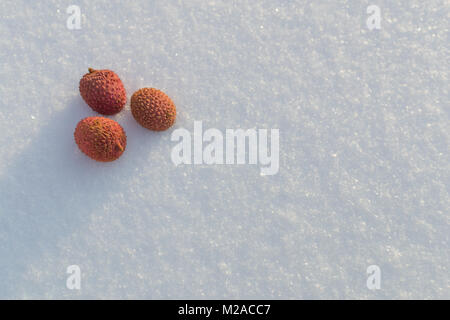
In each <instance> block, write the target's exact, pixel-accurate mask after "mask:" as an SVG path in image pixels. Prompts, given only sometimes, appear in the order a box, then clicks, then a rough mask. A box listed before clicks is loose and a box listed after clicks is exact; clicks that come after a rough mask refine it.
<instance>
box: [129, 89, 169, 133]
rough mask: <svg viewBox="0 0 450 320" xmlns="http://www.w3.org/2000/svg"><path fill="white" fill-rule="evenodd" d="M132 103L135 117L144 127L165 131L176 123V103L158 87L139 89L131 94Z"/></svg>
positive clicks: (132, 111)
mask: <svg viewBox="0 0 450 320" xmlns="http://www.w3.org/2000/svg"><path fill="white" fill-rule="evenodd" d="M130 105H131V113H132V114H133V117H134V118H135V119H136V121H137V122H139V124H140V125H141V126H143V127H144V128H147V129H150V130H154V131H163V130H167V129H168V128H170V127H171V126H172V125H173V124H174V123H175V118H176V116H177V110H176V108H175V104H174V103H173V101H172V100H171V99H170V98H169V97H168V96H167V95H166V94H165V93H164V92H162V91H160V90H158V89H154V88H143V89H139V90H138V91H136V92H135V93H134V94H133V95H132V96H131V103H130Z"/></svg>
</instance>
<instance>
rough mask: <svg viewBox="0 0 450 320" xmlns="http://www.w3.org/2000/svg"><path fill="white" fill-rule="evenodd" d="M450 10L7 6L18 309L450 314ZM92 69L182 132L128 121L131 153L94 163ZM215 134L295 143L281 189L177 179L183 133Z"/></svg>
mask: <svg viewBox="0 0 450 320" xmlns="http://www.w3.org/2000/svg"><path fill="white" fill-rule="evenodd" d="M73 4H74V5H78V6H79V7H80V8H81V13H82V23H81V30H69V29H68V28H67V27H66V20H67V18H68V17H69V14H67V13H66V9H67V7H68V6H70V5H73ZM371 4H374V5H378V6H379V7H380V9H381V16H382V21H381V30H373V31H370V30H368V28H367V26H366V19H367V18H368V16H369V15H368V14H367V13H366V8H367V6H369V5H371ZM449 8H450V3H449V1H448V0H429V1H421V0H397V1H388V0H373V1H353V0H332V1H330V0H326V1H325V0H315V1H300V0H299V1H290V0H285V1H281V0H278V1H274V0H271V1H268V0H260V1H250V0H241V1H218V0H217V1H206V0H190V1H181V0H178V1H168V0H164V1H162V0H161V1H127V2H126V1H120V2H119V1H80V0H71V1H42V2H38V1H33V2H31V1H25V0H21V1H12V0H3V1H1V2H0V18H1V19H0V79H1V82H0V128H1V135H0V144H1V146H2V152H1V153H0V298H3V299H12V298H20V299H24V298H39V299H48V298H64V299H78V298H88V299H93V298H102V299H109V298H146V299H157V298H169V299H174V298H189V299H196V298H200V299H202V298H211V299H216V298H230V299H235V298H257V299H258V298H266V299H278V298H288V299H307V298H309V299H324V298H332V299H335V298H337V299H341V298H342V299H381V298H394V299H412V298H418V299H425V298H438V299H445V298H446V299H448V298H450V277H449V270H448V265H449V261H450V259H449V255H450V254H449V252H450V251H449V234H450V228H449V226H450V221H449V207H450V197H449V186H450V183H449V182H450V158H449V135H450V121H449V102H450V99H449V92H448V89H449V70H450V60H449V59H450V58H449V57H450V56H449V43H450V41H449V18H450V13H449V12H450V10H449ZM88 67H93V68H100V69H101V68H108V69H112V70H114V71H116V72H117V73H118V74H119V76H120V77H121V79H122V80H123V82H124V84H125V87H126V89H127V92H128V99H129V97H130V95H131V94H132V93H133V92H134V91H135V90H137V89H139V88H141V87H148V86H150V87H156V88H159V89H161V90H163V91H165V92H166V93H167V94H169V95H170V96H171V97H172V98H173V100H174V101H175V103H176V105H177V109H178V117H177V122H176V125H175V126H174V127H173V128H171V129H170V130H169V131H166V132H162V133H153V132H150V131H148V130H145V129H143V128H141V127H139V126H138V125H137V123H136V122H135V121H134V119H133V118H132V116H131V113H130V111H129V106H128V105H127V109H126V110H125V111H123V112H121V113H120V114H118V115H117V116H113V117H111V118H113V119H116V120H117V121H119V123H120V124H121V125H122V126H123V127H124V128H125V130H126V132H127V135H128V146H127V150H126V152H125V153H124V155H123V156H122V157H121V158H120V159H119V160H118V161H116V162H113V163H107V164H104V163H96V162H95V161H92V160H91V159H89V158H88V157H86V156H84V155H83V154H82V153H81V152H80V151H79V150H78V148H77V147H76V145H75V143H74V141H73V131H74V128H75V126H76V124H77V122H78V121H79V120H80V119H82V118H84V117H87V116H93V115H95V113H94V112H93V111H92V110H91V109H90V108H89V107H88V106H87V105H86V104H85V103H84V102H83V101H82V99H81V97H80V95H79V92H78V82H79V79H80V78H81V76H82V75H83V74H84V73H86V72H87V68H88ZM128 101H129V100H128ZM196 120H198V121H200V120H202V121H203V126H204V127H205V128H217V129H219V130H222V131H224V130H225V129H227V128H232V129H238V128H243V129H248V128H266V129H272V128H279V129H280V170H279V173H278V174H277V175H273V176H261V175H260V174H259V168H258V166H255V165H239V166H237V165H236V166H230V165H212V166H211V165H181V166H178V167H175V165H174V164H173V163H172V161H171V158H170V153H171V150H172V148H173V147H174V145H175V143H174V142H172V141H170V135H171V132H172V131H173V130H175V129H176V128H187V129H188V130H192V128H193V123H194V121H196ZM73 264H75V265H79V266H80V268H81V290H69V289H68V288H66V279H67V277H68V275H67V274H66V268H67V267H68V266H69V265H73ZM372 264H375V265H378V266H379V267H380V269H381V272H382V280H381V289H380V290H373V291H372V290H369V289H368V288H367V286H366V279H367V277H368V275H367V274H366V269H367V267H368V266H370V265H372Z"/></svg>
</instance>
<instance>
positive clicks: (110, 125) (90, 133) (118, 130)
mask: <svg viewBox="0 0 450 320" xmlns="http://www.w3.org/2000/svg"><path fill="white" fill-rule="evenodd" d="M74 136H75V142H76V143H77V145H78V147H79V148H80V150H81V151H82V152H84V153H85V154H86V155H88V156H89V157H90V158H92V159H94V160H97V161H102V162H108V161H114V160H116V159H118V158H119V157H120V156H121V155H122V153H123V152H124V151H125V148H126V146H127V136H126V135H125V131H124V130H123V128H122V127H121V126H120V124H118V123H117V122H116V121H114V120H112V119H108V118H104V117H88V118H85V119H83V120H81V121H80V122H78V125H77V127H76V129H75V133H74Z"/></svg>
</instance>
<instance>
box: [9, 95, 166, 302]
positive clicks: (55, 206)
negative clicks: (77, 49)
mask: <svg viewBox="0 0 450 320" xmlns="http://www.w3.org/2000/svg"><path fill="white" fill-rule="evenodd" d="M88 116H98V114H96V113H94V112H93V111H92V110H90V108H89V107H88V106H87V105H86V104H85V103H84V102H83V101H82V99H81V98H80V97H75V98H73V99H72V100H71V101H70V102H69V103H68V105H67V107H66V108H65V109H64V110H62V111H58V112H54V116H53V117H52V118H51V119H49V120H48V124H47V125H46V126H43V127H42V128H40V132H39V133H38V134H37V135H36V136H35V137H34V138H33V139H32V141H31V143H30V144H29V145H28V146H27V148H25V150H24V151H22V152H21V153H20V154H19V155H18V156H17V157H16V158H15V159H14V160H13V161H11V165H10V167H9V168H8V170H7V171H6V172H5V173H4V174H2V175H1V176H0V190H3V194H2V195H1V201H0V284H1V286H0V298H3V299H11V298H22V297H26V296H29V295H32V296H34V295H36V294H37V295H39V296H41V294H42V292H45V291H44V290H42V288H30V285H27V284H26V281H27V277H29V276H30V275H29V274H30V272H31V269H30V267H31V266H35V265H36V266H37V267H39V266H40V265H41V261H42V259H44V258H45V256H46V254H50V255H51V254H52V253H56V255H55V257H56V258H57V257H59V256H60V255H59V253H60V251H61V250H62V249H61V248H60V247H58V243H60V241H61V240H63V239H65V238H68V237H70V236H71V235H72V234H74V233H76V232H78V231H80V230H83V229H84V228H87V227H88V224H89V221H90V216H91V214H92V213H93V212H95V211H97V212H103V211H102V207H103V206H104V205H105V204H107V203H108V202H110V201H111V199H112V197H113V196H114V195H115V194H117V193H120V192H122V191H124V190H126V189H124V188H127V181H129V179H130V178H131V179H132V178H133V175H134V174H136V173H138V170H136V168H135V165H133V164H131V165H130V161H131V159H130V158H129V157H128V153H129V152H127V151H129V149H133V148H134V149H136V148H138V149H139V150H138V151H139V152H143V151H145V150H148V149H149V148H151V145H152V144H153V142H154V141H155V140H157V137H156V136H150V137H149V135H148V134H146V135H143V134H142V132H141V131H142V128H139V126H137V125H136V123H135V122H134V119H133V118H132V116H131V113H130V111H129V110H124V111H122V113H121V114H119V116H115V117H114V116H112V117H109V118H112V119H115V120H117V121H118V122H119V123H120V124H121V125H122V126H123V127H124V129H125V130H126V132H127V136H128V142H127V151H126V152H125V153H124V154H123V155H122V157H121V158H119V159H118V160H116V161H114V162H110V163H100V162H96V161H93V160H91V159H89V158H88V157H87V156H85V155H84V154H82V153H81V152H80V151H79V149H78V148H77V146H76V144H75V142H74V138H73V132H74V130H75V127H76V125H77V123H78V121H79V120H81V119H83V118H85V117H88ZM134 135H138V136H140V137H138V138H136V139H130V136H134ZM130 140H131V141H133V140H134V141H135V143H133V142H131V143H130ZM135 151H136V150H135ZM138 151H136V152H138ZM131 153H133V151H131ZM74 246H76V244H74ZM69 250H70V248H69ZM78 251H79V249H77V252H78ZM65 254H66V253H65ZM46 263H48V262H46ZM54 263H56V264H58V263H59V262H58V261H54ZM66 268H67V266H66V265H61V266H60V273H59V274H58V275H55V278H61V279H62V281H61V286H62V287H63V286H65V279H66V277H67V274H66ZM33 283H34V282H33ZM25 288H26V289H25ZM34 289H35V290H34ZM29 290H31V292H28V291H29ZM25 291H26V292H25ZM58 291H59V290H58Z"/></svg>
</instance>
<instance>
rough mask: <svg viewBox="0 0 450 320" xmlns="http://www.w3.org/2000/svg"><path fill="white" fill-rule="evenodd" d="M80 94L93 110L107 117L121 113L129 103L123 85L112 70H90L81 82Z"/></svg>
mask: <svg viewBox="0 0 450 320" xmlns="http://www.w3.org/2000/svg"><path fill="white" fill-rule="evenodd" d="M80 93H81V97H83V100H84V101H85V102H86V103H87V104H88V105H89V106H90V107H91V108H92V109H94V110H95V111H97V112H98V113H101V114H106V115H111V114H115V113H117V112H120V111H121V110H122V109H123V107H124V106H125V103H126V102H127V95H126V92H125V88H124V86H123V83H122V81H121V80H120V78H119V76H118V75H117V74H115V73H114V72H113V71H111V70H94V69H92V68H89V73H86V74H85V75H84V76H83V78H81V80H80Z"/></svg>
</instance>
